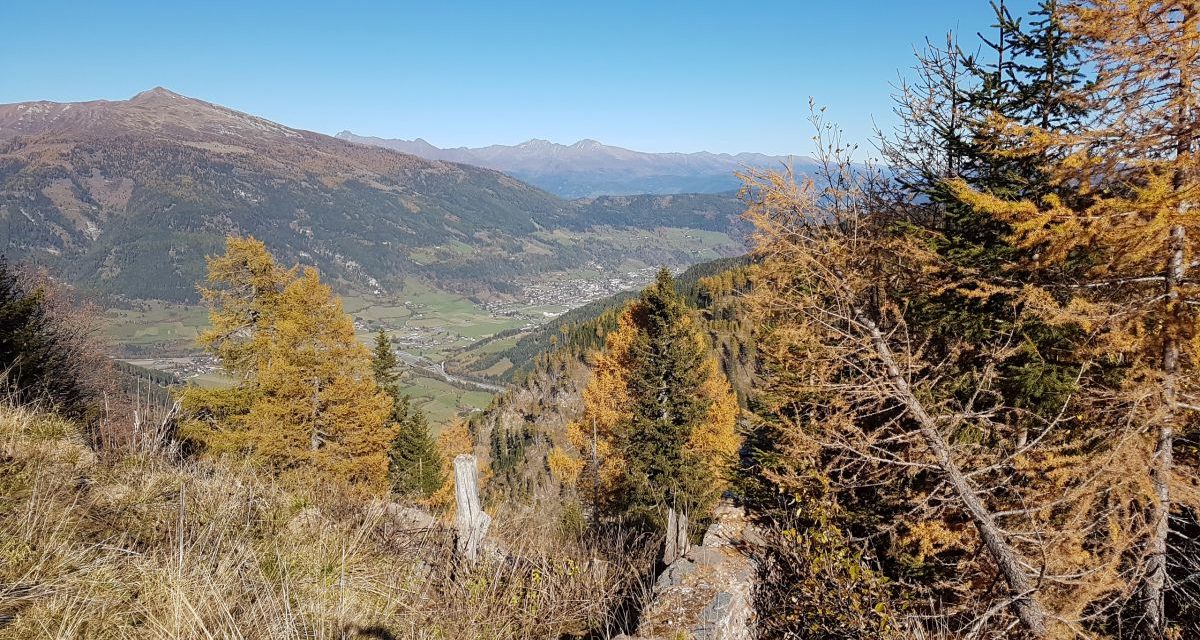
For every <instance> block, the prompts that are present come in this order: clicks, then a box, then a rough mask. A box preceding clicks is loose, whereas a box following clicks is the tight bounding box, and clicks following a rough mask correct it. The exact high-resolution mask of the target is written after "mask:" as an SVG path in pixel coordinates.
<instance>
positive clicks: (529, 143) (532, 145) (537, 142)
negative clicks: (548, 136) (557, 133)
mask: <svg viewBox="0 0 1200 640" xmlns="http://www.w3.org/2000/svg"><path fill="white" fill-rule="evenodd" d="M553 146H555V145H554V143H553V142H550V141H549V140H543V139H541V138H532V139H529V140H526V141H525V142H522V143H521V144H519V145H517V148H518V149H548V148H550V147H553Z"/></svg>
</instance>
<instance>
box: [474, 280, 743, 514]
mask: <svg viewBox="0 0 1200 640" xmlns="http://www.w3.org/2000/svg"><path fill="white" fill-rule="evenodd" d="M750 269H751V267H749V266H748V260H747V258H746V257H740V258H730V259H724V260H716V261H711V262H705V263H701V264H698V265H695V266H693V267H692V268H690V269H688V270H687V271H685V272H684V273H682V274H680V275H679V277H678V278H677V279H676V281H675V282H676V288H677V290H678V291H679V293H680V294H681V295H682V296H683V297H684V298H685V299H686V300H687V302H688V304H689V306H691V307H692V308H693V309H694V310H695V314H696V319H697V320H698V321H699V325H700V327H701V328H702V330H703V332H704V334H705V335H706V337H707V340H708V343H709V346H710V347H711V351H712V355H713V357H714V358H715V359H716V360H717V363H718V364H719V366H720V368H721V371H722V373H724V375H725V377H726V378H727V379H728V380H729V382H730V384H731V385H732V387H733V390H734V392H735V393H736V394H737V396H738V398H739V401H740V402H741V403H742V404H743V405H744V404H746V402H747V400H748V398H749V396H750V395H751V377H752V370H753V366H754V362H755V357H756V354H755V346H754V345H755V342H754V337H753V327H751V326H750V325H749V323H748V322H747V321H746V317H745V313H744V310H743V309H741V308H740V307H739V304H740V296H741V295H742V294H744V293H745V292H746V291H747V290H748V289H749V286H750V281H749V274H750ZM638 295H639V292H626V293H622V294H618V295H616V296H612V297H610V298H606V299H604V300H599V301H596V302H593V303H591V304H588V305H586V306H584V307H580V308H578V309H576V310H574V311H572V312H570V313H567V314H564V315H563V316H561V317H559V318H556V319H555V320H553V321H551V322H549V323H546V324H545V325H542V326H540V327H538V328H537V329H534V330H532V331H530V332H527V333H524V334H520V335H517V336H499V337H498V338H497V342H503V341H505V340H506V339H507V340H511V339H516V343H515V344H514V345H512V346H509V347H507V348H506V349H504V350H495V349H490V348H488V345H487V344H483V345H478V346H477V347H476V348H474V349H470V350H467V351H466V352H464V353H462V354H460V356H461V357H462V358H463V360H464V362H466V363H470V364H467V365H465V366H467V367H468V368H470V367H471V366H474V367H477V368H487V367H491V366H495V363H496V362H497V361H498V360H503V361H505V362H506V363H507V362H511V363H512V364H513V366H511V367H509V368H507V369H505V371H504V373H503V374H499V375H498V377H499V378H501V379H508V380H511V381H512V382H513V385H512V387H511V388H510V389H509V390H508V391H507V392H506V393H503V394H500V395H498V396H497V397H496V399H495V401H494V402H493V403H492V405H491V406H490V407H488V409H487V410H485V411H483V412H481V413H479V414H475V415H474V416H472V419H471V426H472V433H473V434H474V437H475V443H476V449H475V452H476V455H477V456H478V457H479V458H480V460H481V461H482V462H483V463H484V464H487V465H489V468H490V471H491V474H492V475H491V478H490V481H489V485H488V491H489V492H490V494H491V499H492V500H494V501H496V502H505V501H510V502H511V501H515V502H528V503H532V504H536V505H537V506H538V508H539V509H542V510H548V512H553V511H554V510H555V509H561V508H562V505H563V504H564V503H569V502H570V501H571V500H572V499H575V498H577V497H578V496H574V495H573V494H572V491H573V488H572V487H568V486H565V485H564V484H562V482H561V481H560V479H559V478H557V477H555V476H554V474H553V473H551V472H549V471H548V470H549V469H550V468H551V465H550V463H549V456H550V454H551V452H552V451H553V450H554V449H556V448H557V449H559V450H560V451H569V452H575V450H574V448H573V446H572V445H571V443H570V442H569V439H568V437H567V431H568V426H569V425H570V423H572V422H574V421H576V420H578V419H579V418H580V416H581V415H582V412H583V398H582V393H583V389H584V388H585V387H586V386H587V384H588V381H589V380H590V379H591V377H592V371H591V370H590V365H591V363H592V358H591V356H592V355H593V354H594V352H596V351H598V350H600V349H602V348H603V347H604V343H605V338H606V336H607V335H608V334H609V333H610V332H611V331H613V330H615V329H616V327H617V317H618V315H619V314H620V312H621V311H622V310H624V308H625V306H626V305H627V304H628V303H629V302H631V301H632V300H634V299H635V298H637V297H638ZM481 354H482V355H483V359H482V360H481V361H476V360H472V357H479V356H480V355H481ZM575 453H576V454H578V452H575Z"/></svg>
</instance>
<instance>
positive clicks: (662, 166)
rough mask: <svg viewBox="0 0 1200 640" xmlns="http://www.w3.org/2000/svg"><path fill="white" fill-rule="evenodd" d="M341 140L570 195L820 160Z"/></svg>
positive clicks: (699, 188) (656, 189)
mask: <svg viewBox="0 0 1200 640" xmlns="http://www.w3.org/2000/svg"><path fill="white" fill-rule="evenodd" d="M337 137H338V138H341V139H342V140H349V141H351V142H358V143H361V144H368V145H374V146H378V147H384V148H387V149H394V150H396V151H402V152H404V153H410V154H412V155H415V156H420V157H422V158H426V159H429V160H445V161H449V162H463V163H466V164H472V165H476V166H480V167H487V168H489V169H495V170H497V171H503V172H504V173H507V174H508V175H510V176H513V177H515V178H518V179H520V180H523V181H525V182H528V183H529V184H532V185H534V186H537V187H539V188H541V189H545V190H546V191H549V192H550V193H553V194H556V195H558V196H561V197H564V198H586V197H594V196H600V195H628V194H640V193H651V194H677V193H722V192H726V191H734V190H736V189H738V188H739V187H741V185H742V182H741V180H739V179H738V178H737V176H736V175H735V173H736V172H738V171H743V170H745V169H747V168H753V169H762V168H769V169H780V168H783V167H785V166H789V165H790V166H792V167H793V168H794V169H795V170H796V171H798V172H801V173H804V172H807V171H810V170H812V169H813V167H814V166H815V161H814V160H812V159H811V158H808V157H803V156H769V155H764V154H761V153H738V154H736V155H734V154H728V153H709V152H706V151H701V152H698V153H645V152H641V151H632V150H630V149H623V148H621V147H614V146H609V145H606V144H603V143H600V142H597V141H595V140H580V141H579V142H576V143H575V144H571V145H564V144H557V143H554V142H550V141H547V140H537V139H534V140H529V141H527V142H522V143H521V144H518V145H491V146H487V147H477V148H469V147H457V148H452V149H442V148H438V147H435V146H433V145H432V144H430V143H428V142H426V141H425V140H424V139H422V138H417V139H416V140H394V139H391V140H389V139H384V138H374V137H368V136H359V135H355V134H354V133H351V132H349V131H343V132H341V133H339V134H337Z"/></svg>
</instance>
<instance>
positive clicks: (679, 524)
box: [662, 508, 691, 565]
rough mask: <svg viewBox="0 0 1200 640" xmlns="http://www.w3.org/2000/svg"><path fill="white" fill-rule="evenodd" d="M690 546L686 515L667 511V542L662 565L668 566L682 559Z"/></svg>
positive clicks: (672, 510)
mask: <svg viewBox="0 0 1200 640" xmlns="http://www.w3.org/2000/svg"><path fill="white" fill-rule="evenodd" d="M690 546H691V543H690V542H689V541H688V517H687V514H686V513H682V512H677V511H675V509H674V508H671V509H670V510H668V511H667V542H666V545H665V546H664V547H663V557H662V562H663V564H664V565H669V564H671V563H672V562H675V561H676V560H678V559H679V558H681V557H683V554H685V553H687V552H688V549H689V548H690Z"/></svg>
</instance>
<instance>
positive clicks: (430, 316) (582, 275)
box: [103, 227, 744, 431]
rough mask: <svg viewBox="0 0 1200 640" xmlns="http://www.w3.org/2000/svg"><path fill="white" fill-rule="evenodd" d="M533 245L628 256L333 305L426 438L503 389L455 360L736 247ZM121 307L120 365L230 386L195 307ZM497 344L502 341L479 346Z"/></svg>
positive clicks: (592, 237)
mask: <svg viewBox="0 0 1200 640" xmlns="http://www.w3.org/2000/svg"><path fill="white" fill-rule="evenodd" d="M535 236H536V238H537V239H538V240H539V241H542V242H545V243H547V244H552V245H559V246H568V247H569V246H573V245H576V244H583V243H612V244H616V243H622V244H624V245H625V246H627V247H628V248H629V251H628V254H627V255H624V256H617V257H616V258H615V259H610V260H607V261H600V260H592V261H590V262H588V263H586V264H581V265H579V266H578V267H577V268H574V269H571V270H567V271H555V272H549V273H544V274H531V275H529V276H526V277H523V278H521V279H519V280H518V281H516V282H514V283H513V285H514V293H513V294H510V295H508V296H504V297H496V298H494V299H491V300H488V301H485V302H479V301H476V300H472V299H470V298H468V297H465V296H463V295H461V294H457V293H454V292H452V291H446V290H444V289H440V288H438V287H437V286H436V284H429V283H427V282H426V281H423V280H421V279H419V278H416V277H410V278H406V279H405V280H404V281H403V282H402V283H401V285H400V289H399V291H398V292H396V293H394V294H389V295H380V294H378V293H375V292H362V291H354V290H350V291H347V292H345V293H344V295H343V296H342V302H343V305H344V308H345V310H346V312H347V313H348V314H350V315H351V317H353V318H354V323H355V329H356V333H357V335H358V338H359V340H360V341H362V342H363V343H369V341H371V340H373V339H374V335H375V333H376V332H377V331H379V330H383V331H384V332H385V333H386V334H387V335H388V337H389V339H390V341H391V344H392V345H393V348H394V349H395V350H396V353H397V356H398V357H399V359H400V361H401V363H402V365H403V366H404V369H405V370H404V373H403V375H402V377H401V381H400V382H401V388H402V390H403V392H404V393H406V394H408V395H410V396H411V397H412V399H413V402H414V404H415V405H416V406H417V407H419V408H420V409H421V410H422V411H424V412H425V413H426V414H427V415H428V417H429V420H430V424H431V426H432V427H433V429H434V430H435V431H437V430H439V429H441V428H442V427H444V426H446V425H448V424H450V423H451V422H452V421H453V420H454V419H455V418H456V417H458V416H462V415H470V414H472V413H474V412H478V411H480V410H482V409H484V408H486V407H487V406H488V404H489V403H490V402H491V398H492V395H493V394H494V393H497V392H499V391H501V390H503V389H504V388H505V386H504V385H503V384H501V382H502V381H497V380H495V379H493V377H492V376H491V375H489V374H496V375H498V374H500V373H502V370H501V369H502V368H497V369H496V370H494V371H482V372H470V373H469V374H468V373H467V372H464V371H461V370H459V369H458V368H457V364H458V361H459V360H460V359H461V358H462V357H463V354H464V353H466V354H469V355H470V357H478V356H479V355H481V354H486V353H487V352H488V351H489V350H498V349H503V348H505V347H508V346H513V345H515V344H516V341H517V339H518V337H519V336H520V335H524V333H526V332H528V331H529V330H532V329H534V328H535V327H538V326H540V325H542V324H544V323H546V322H548V321H550V320H553V319H555V318H557V317H560V316H561V315H562V314H563V313H565V312H567V311H570V310H572V309H577V308H579V307H581V306H583V305H586V304H588V303H590V302H594V301H597V300H602V299H605V298H607V297H609V296H611V295H613V294H616V293H620V292H624V291H632V290H637V289H640V288H641V287H643V286H644V285H645V284H646V283H648V282H650V281H651V280H652V279H653V277H654V274H655V272H656V271H657V269H658V267H659V266H660V265H658V264H656V263H655V262H654V261H653V257H656V256H664V255H665V256H669V258H670V262H669V263H667V264H669V265H670V266H671V267H672V269H673V270H675V271H682V270H683V269H684V268H685V267H687V266H688V265H690V264H692V263H695V262H702V261H707V260H712V259H715V258H718V257H722V256H725V255H736V254H738V253H739V252H740V251H741V250H742V247H743V246H744V245H743V244H742V243H741V242H740V241H739V240H736V239H734V238H733V237H731V236H730V235H727V234H724V233H720V232H715V231H706V230H700V229H687V228H674V227H670V228H668V227H664V228H657V229H650V230H637V229H615V228H598V229H592V230H589V231H584V232H576V231H567V230H556V231H546V232H539V233H538V234H535ZM648 256H649V257H648ZM124 307H125V308H111V309H109V310H108V311H107V312H106V313H105V315H104V321H103V325H104V334H105V337H106V339H107V340H108V341H110V342H111V343H112V344H113V345H114V347H115V348H116V350H117V352H118V353H119V354H120V356H121V357H122V359H124V360H125V361H127V362H130V363H131V364H135V365H138V366H142V367H147V368H151V369H156V370H160V371H164V372H167V373H172V374H174V375H176V376H178V377H179V378H181V379H182V380H185V381H189V382H193V383H196V384H200V385H202V386H224V385H227V384H229V383H230V382H231V381H230V379H229V378H227V377H226V376H224V375H223V374H222V372H221V371H220V368H219V366H218V364H217V363H216V361H215V360H214V359H213V358H212V357H210V356H208V355H205V354H204V353H203V352H202V351H201V350H200V349H199V347H198V346H197V344H196V339H197V337H198V336H199V335H200V332H201V331H202V330H203V329H204V328H205V327H206V326H207V324H208V316H207V311H206V310H205V308H204V307H203V306H201V305H199V304H189V303H180V302H166V301H156V300H140V301H135V302H133V303H131V304H126V305H124ZM497 334H506V335H507V334H512V335H511V336H509V337H503V338H500V339H496V340H489V339H490V338H492V337H493V336H496V335H497ZM483 343H486V344H483ZM476 345H481V346H480V348H476ZM447 368H449V369H451V371H450V372H448V371H447Z"/></svg>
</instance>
